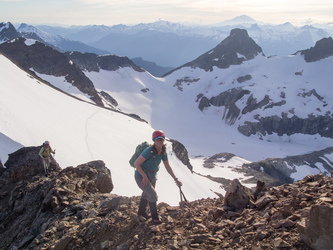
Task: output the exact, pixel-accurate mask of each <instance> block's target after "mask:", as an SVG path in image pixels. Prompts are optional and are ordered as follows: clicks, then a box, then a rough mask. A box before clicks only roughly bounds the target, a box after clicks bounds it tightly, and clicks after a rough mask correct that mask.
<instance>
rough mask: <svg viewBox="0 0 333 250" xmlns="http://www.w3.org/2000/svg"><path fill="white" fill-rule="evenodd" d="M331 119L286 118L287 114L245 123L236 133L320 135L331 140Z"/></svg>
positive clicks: (327, 117)
mask: <svg viewBox="0 0 333 250" xmlns="http://www.w3.org/2000/svg"><path fill="white" fill-rule="evenodd" d="M332 124H333V118H332V117H331V116H330V115H320V116H314V115H312V116H311V115H310V116H309V117H308V118H299V117H298V116H296V115H294V116H293V117H290V118H289V117H288V116H287V114H283V115H282V117H279V116H276V115H275V116H268V117H260V119H259V121H258V122H246V124H244V125H241V126H239V127H238V131H239V132H240V133H242V134H244V135H246V136H250V135H254V134H256V133H257V132H260V133H262V134H263V135H266V134H272V133H277V134H278V135H279V136H282V135H284V134H286V135H292V134H297V133H301V134H309V135H315V134H320V135H321V136H324V137H328V138H333V125H332Z"/></svg>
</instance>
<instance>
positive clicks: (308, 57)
mask: <svg viewBox="0 0 333 250" xmlns="http://www.w3.org/2000/svg"><path fill="white" fill-rule="evenodd" d="M301 54H302V55H304V59H305V61H307V62H315V61H319V60H321V59H324V58H327V57H329V56H333V39H332V37H329V38H323V39H321V40H320V41H318V42H316V45H315V46H314V47H311V48H310V49H306V50H302V51H301Z"/></svg>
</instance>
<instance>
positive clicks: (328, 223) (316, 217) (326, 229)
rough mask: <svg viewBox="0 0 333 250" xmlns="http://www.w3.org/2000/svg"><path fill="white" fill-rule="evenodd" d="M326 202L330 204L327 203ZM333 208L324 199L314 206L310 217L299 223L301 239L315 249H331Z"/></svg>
mask: <svg viewBox="0 0 333 250" xmlns="http://www.w3.org/2000/svg"><path fill="white" fill-rule="evenodd" d="M326 200H327V201H328V202H326ZM332 225H333V206H332V203H331V200H330V199H326V198H325V197H323V198H322V199H321V201H319V202H318V203H316V204H315V205H313V206H312V207H311V209H310V212H309V217H308V218H304V219H303V220H302V221H301V222H299V223H298V225H297V228H298V230H299V232H300V237H301V239H302V240H304V242H306V243H307V244H308V245H309V246H310V247H312V248H313V249H323V250H324V249H331V248H332V242H333V226H332Z"/></svg>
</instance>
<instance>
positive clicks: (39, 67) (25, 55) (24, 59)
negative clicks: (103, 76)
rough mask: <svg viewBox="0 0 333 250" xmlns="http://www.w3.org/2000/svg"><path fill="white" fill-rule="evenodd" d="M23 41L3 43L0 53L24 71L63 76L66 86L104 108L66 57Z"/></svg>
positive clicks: (36, 43) (90, 84) (41, 46)
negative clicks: (78, 91)
mask: <svg viewBox="0 0 333 250" xmlns="http://www.w3.org/2000/svg"><path fill="white" fill-rule="evenodd" d="M25 41H26V39H25V38H22V37H21V38H18V39H16V40H15V41H9V42H5V43H3V44H0V51H1V53H3V54H4V55H6V56H7V57H8V58H10V59H12V60H14V61H15V62H16V63H17V64H18V65H19V66H20V67H22V68H23V69H25V70H26V71H30V69H31V68H33V69H34V70H35V71H37V72H38V73H40V74H48V75H53V76H64V77H65V79H66V81H67V82H68V84H72V85H73V86H75V87H77V88H78V89H79V90H80V91H82V92H83V93H85V94H88V95H89V96H90V98H91V100H92V101H94V102H95V103H96V104H97V105H99V106H101V107H103V106H104V105H103V102H102V100H101V98H100V96H99V95H98V93H97V91H96V89H95V87H94V84H93V83H92V81H91V80H90V79H89V78H88V77H86V76H85V74H84V73H83V72H82V71H81V70H80V69H79V67H78V66H76V65H75V64H73V63H72V62H71V61H70V60H69V59H68V57H66V55H64V54H63V53H61V52H59V51H57V50H55V49H53V48H51V47H49V46H46V45H45V44H43V43H41V42H38V41H36V42H35V44H33V45H30V46H28V45H26V43H25ZM30 72H31V73H32V74H34V72H32V71H30Z"/></svg>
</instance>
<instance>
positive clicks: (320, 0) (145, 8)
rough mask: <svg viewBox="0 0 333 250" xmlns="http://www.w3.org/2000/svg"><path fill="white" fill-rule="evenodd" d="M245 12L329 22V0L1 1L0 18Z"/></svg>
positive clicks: (109, 19)
mask: <svg viewBox="0 0 333 250" xmlns="http://www.w3.org/2000/svg"><path fill="white" fill-rule="evenodd" d="M240 15H248V16H250V17H252V18H253V19H255V20H257V21H261V22H269V23H285V22H291V23H292V24H295V25H298V24H300V23H303V24H304V23H305V22H306V21H308V20H309V19H310V20H312V21H313V22H319V23H322V22H333V1H332V0H301V1H300V0H50V1H48V0H0V17H1V20H0V22H11V23H23V22H24V23H28V24H55V23H56V24H66V25H71V24H75V25H80V24H82V25H86V24H97V25H102V24H104V25H114V24H138V23H150V22H155V21H157V20H159V19H162V20H165V21H171V22H194V23H201V24H212V23H219V22H222V21H225V20H228V19H232V18H234V17H236V16H240Z"/></svg>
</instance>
